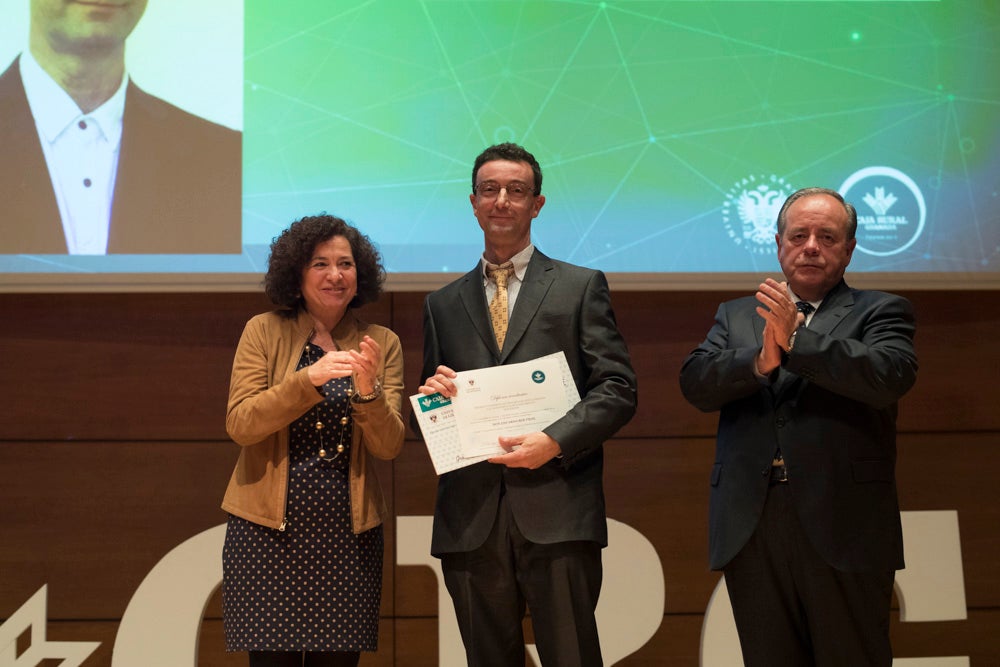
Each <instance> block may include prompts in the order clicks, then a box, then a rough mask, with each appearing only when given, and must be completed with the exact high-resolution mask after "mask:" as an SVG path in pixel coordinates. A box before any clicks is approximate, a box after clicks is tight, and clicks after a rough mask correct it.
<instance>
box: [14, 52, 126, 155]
mask: <svg viewBox="0 0 1000 667" xmlns="http://www.w3.org/2000/svg"><path fill="white" fill-rule="evenodd" d="M20 68H21V81H23V82H24V93H25V95H26V96H27V98H28V106H30V107H31V115H32V116H33V117H34V118H35V125H37V127H38V131H39V133H40V134H41V136H42V137H44V138H45V140H46V141H48V142H49V143H50V144H51V143H54V142H55V141H56V139H58V138H59V135H60V134H62V133H63V132H65V131H66V128H67V127H69V126H70V125H72V124H73V123H76V122H79V121H80V119H82V118H88V119H89V120H90V122H92V123H95V124H96V125H97V127H98V129H100V131H101V133H102V134H103V135H104V138H105V139H106V140H107V141H108V142H109V143H111V144H115V145H117V143H118V142H119V140H120V139H121V134H122V117H123V116H124V114H125V91H126V88H127V87H128V75H127V74H123V75H122V82H121V84H120V85H119V86H118V90H116V91H115V93H114V95H112V96H111V98H110V99H108V101H107V102H105V103H104V104H102V105H101V106H99V107H98V108H96V109H94V110H93V111H91V112H90V113H89V114H84V113H83V112H82V111H80V107H79V106H77V104H76V102H75V101H74V100H73V98H72V97H70V96H69V94H68V93H67V92H66V91H65V90H63V89H62V86H60V85H59V84H58V83H57V82H56V80H55V79H53V78H52V77H51V76H49V74H48V72H46V71H45V70H44V69H42V66H41V65H39V64H38V61H37V60H35V57H34V56H32V55H31V52H30V51H24V52H23V53H22V54H21V58H20Z"/></svg>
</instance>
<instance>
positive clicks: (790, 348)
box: [785, 329, 799, 354]
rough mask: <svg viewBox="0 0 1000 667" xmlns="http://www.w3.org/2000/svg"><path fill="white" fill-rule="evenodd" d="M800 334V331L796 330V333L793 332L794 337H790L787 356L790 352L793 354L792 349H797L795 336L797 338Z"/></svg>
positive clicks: (786, 351)
mask: <svg viewBox="0 0 1000 667" xmlns="http://www.w3.org/2000/svg"><path fill="white" fill-rule="evenodd" d="M798 333H799V330H798V329H795V331H793V332H792V335H791V336H789V337H788V349H787V350H785V353H786V354H787V353H788V352H791V351H792V348H793V347H795V336H797V335H798Z"/></svg>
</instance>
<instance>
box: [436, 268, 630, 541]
mask: <svg viewBox="0 0 1000 667" xmlns="http://www.w3.org/2000/svg"><path fill="white" fill-rule="evenodd" d="M559 351H563V352H565V354H566V358H567V360H568V362H569V366H570V369H571V370H572V373H573V378H574V379H575V380H576V385H577V388H578V389H579V391H580V396H581V400H580V402H579V403H578V404H577V405H576V406H575V407H574V408H573V409H572V410H570V411H569V412H568V413H567V414H566V415H565V416H564V417H562V418H561V419H559V420H558V421H556V422H555V423H554V424H552V425H551V426H549V427H548V428H546V429H545V432H546V433H547V434H548V435H549V436H551V437H552V438H554V439H555V440H556V441H557V442H558V443H559V444H560V445H561V447H562V451H563V457H562V458H561V459H553V460H552V461H549V462H548V463H547V464H545V465H544V466H542V467H541V468H539V469H537V470H525V469H514V468H511V469H508V468H506V467H504V466H500V465H496V464H492V463H488V462H482V463H478V464H476V465H473V466H469V467H467V468H463V469H460V470H455V471H452V472H449V473H446V474H444V475H442V476H441V478H440V480H439V482H438V495H437V504H436V506H435V510H434V531H433V538H432V545H431V552H432V553H433V554H435V555H441V554H443V553H452V552H462V551H469V550H472V549H475V548H476V547H478V546H480V545H481V544H482V543H483V542H484V541H485V540H486V537H487V536H488V535H489V532H490V529H491V528H492V526H493V521H494V518H495V516H496V510H497V504H498V502H499V498H500V487H501V481H503V483H504V486H505V489H506V493H507V497H508V501H509V504H510V508H511V511H512V512H513V514H514V517H515V520H516V521H517V525H518V527H519V528H520V529H521V532H522V533H523V534H524V536H525V537H526V538H528V539H529V540H531V541H532V542H537V543H554V542H565V541H574V540H588V541H594V542H598V543H600V544H601V545H602V546H605V545H607V539H608V538H607V521H606V517H605V512H604V490H603V483H602V474H603V459H604V454H603V449H602V445H603V443H604V441H605V440H606V439H608V438H610V437H611V436H612V435H613V434H614V433H615V432H616V431H617V430H618V429H619V428H621V427H622V426H624V425H625V424H626V423H627V422H628V420H629V419H631V418H632V415H633V414H634V412H635V407H636V382H635V373H634V372H633V370H632V366H631V362H630V360H629V355H628V350H627V349H626V346H625V342H624V340H623V339H622V337H621V334H620V333H619V332H618V328H617V325H616V323H615V317H614V313H613V311H612V309H611V300H610V293H609V290H608V285H607V281H606V279H605V277H604V274H602V273H600V272H599V271H594V270H591V269H586V268H582V267H578V266H574V265H572V264H567V263H565V262H559V261H556V260H552V259H549V258H548V257H546V256H545V255H543V254H542V253H541V252H539V251H538V250H537V249H536V250H535V252H534V254H533V255H532V258H531V261H530V262H529V264H528V268H527V272H526V274H525V277H524V282H523V284H522V285H521V288H520V291H519V292H518V296H517V301H516V302H515V304H514V310H513V312H512V313H511V318H510V324H509V326H508V330H507V337H506V340H505V341H504V348H503V350H498V349H497V345H496V339H495V338H494V336H493V329H492V327H491V324H490V317H489V312H488V309H487V304H486V296H485V291H484V289H483V279H482V272H481V269H480V265H479V264H478V263H477V265H476V267H475V268H474V269H473V270H472V271H470V272H469V273H468V274H466V275H465V276H463V277H462V278H459V279H458V280H456V281H455V282H453V283H451V284H449V285H446V286H445V287H443V288H441V289H440V290H438V291H436V292H434V293H432V294H430V295H428V297H427V299H426V302H425V304H424V369H423V374H422V375H421V377H424V378H426V377H429V376H430V375H433V373H434V371H435V369H436V368H437V367H438V366H439V365H442V364H443V365H445V366H448V367H450V368H452V369H453V370H456V371H464V370H471V369H476V368H486V367H490V366H496V365H500V364H507V363H518V362H522V361H529V360H531V359H534V358H536V357H540V356H543V355H546V354H551V353H553V352H559ZM511 435H515V434H513V433H512V434H511Z"/></svg>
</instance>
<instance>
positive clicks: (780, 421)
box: [774, 417, 785, 428]
mask: <svg viewBox="0 0 1000 667" xmlns="http://www.w3.org/2000/svg"><path fill="white" fill-rule="evenodd" d="M774 423H775V425H777V427H778V428H782V427H783V426H784V425H785V418H784V417H778V418H777V419H775V420H774Z"/></svg>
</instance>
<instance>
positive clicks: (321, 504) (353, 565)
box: [222, 343, 383, 651]
mask: <svg viewBox="0 0 1000 667" xmlns="http://www.w3.org/2000/svg"><path fill="white" fill-rule="evenodd" d="M308 348H309V349H311V354H312V357H313V358H314V359H318V358H319V357H320V356H322V354H323V351H322V349H320V348H319V347H317V346H315V345H312V344H311V343H310V344H309V345H308ZM309 363H310V362H309V352H308V351H304V352H303V354H302V358H301V359H300V360H299V366H298V367H299V368H303V367H304V366H307V365H309ZM350 384H351V383H350V379H349V378H342V379H337V380H331V381H330V382H328V383H327V384H326V385H325V386H324V391H325V393H326V395H327V399H326V400H325V401H323V402H322V403H320V404H318V405H317V406H315V407H313V408H312V409H311V410H310V411H309V412H307V413H306V414H304V415H303V416H302V417H300V418H299V419H298V420H296V421H295V422H293V423H292V424H291V426H290V429H291V430H290V441H291V442H290V447H289V449H290V451H289V456H290V461H289V465H290V468H289V481H288V506H287V512H286V516H285V521H286V526H285V530H283V531H279V530H276V529H273V528H265V527H264V526H260V525H258V524H255V523H252V522H250V521H247V520H245V519H242V518H240V517H236V516H230V517H229V525H228V527H227V530H226V542H225V547H224V548H223V553H222V567H223V587H222V607H223V621H224V623H223V625H224V629H225V635H226V648H227V649H228V650H230V651H264V650H282V651H374V650H376V648H377V645H378V613H379V602H380V598H381V592H382V551H383V538H382V526H378V527H376V528H373V529H371V530H368V531H366V532H364V533H361V534H360V535H355V534H354V532H353V531H352V528H351V511H350V489H349V482H348V474H347V473H348V465H349V462H350V453H351V423H348V424H346V425H342V424H341V423H340V420H341V418H342V417H343V416H344V415H345V414H349V413H350V406H349V403H348V401H349V400H350V399H349V397H348V395H347V390H348V388H349V387H350ZM317 422H322V423H323V426H324V428H322V429H321V430H320V431H317V428H316V423H317ZM320 433H321V434H322V442H321V440H320ZM339 443H343V445H344V451H343V452H342V453H341V454H340V455H339V456H336V454H337V445H338V444H339ZM321 448H322V449H325V450H326V457H325V458H321V457H320V456H319V451H320V449H321Z"/></svg>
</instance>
